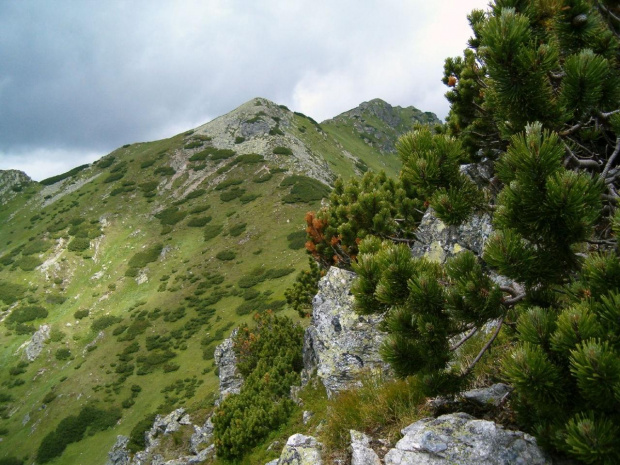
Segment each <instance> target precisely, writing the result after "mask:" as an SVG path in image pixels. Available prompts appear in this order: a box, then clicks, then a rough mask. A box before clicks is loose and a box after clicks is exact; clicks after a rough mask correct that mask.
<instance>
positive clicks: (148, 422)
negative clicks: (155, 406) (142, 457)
mask: <svg viewBox="0 0 620 465" xmlns="http://www.w3.org/2000/svg"><path fill="white" fill-rule="evenodd" d="M156 415H157V414H155V413H151V414H148V415H147V416H145V417H144V418H143V419H142V420H140V421H139V422H138V423H137V424H136V426H134V427H133V428H132V430H131V433H130V434H129V443H128V444H127V449H129V450H130V451H131V452H133V453H136V452H138V451H141V450H144V449H145V448H146V434H145V433H146V432H147V431H149V430H150V429H151V428H152V427H153V422H154V421H155V417H156Z"/></svg>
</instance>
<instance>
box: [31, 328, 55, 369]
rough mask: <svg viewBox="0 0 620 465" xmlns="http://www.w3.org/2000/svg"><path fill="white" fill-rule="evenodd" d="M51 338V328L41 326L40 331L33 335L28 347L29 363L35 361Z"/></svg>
mask: <svg viewBox="0 0 620 465" xmlns="http://www.w3.org/2000/svg"><path fill="white" fill-rule="evenodd" d="M49 338H50V326H49V325H41V326H39V329H38V330H37V331H36V332H35V333H34V334H33V335H32V337H31V338H30V342H29V343H28V345H27V346H26V358H27V359H28V361H29V362H32V361H34V360H35V359H36V358H37V357H38V356H39V355H41V352H42V351H43V348H44V347H45V341H47V340H48V339H49Z"/></svg>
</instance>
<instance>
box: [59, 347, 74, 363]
mask: <svg viewBox="0 0 620 465" xmlns="http://www.w3.org/2000/svg"><path fill="white" fill-rule="evenodd" d="M55 357H56V360H69V358H71V351H70V350H69V349H67V348H65V347H61V348H60V349H58V350H57V351H56V354H55Z"/></svg>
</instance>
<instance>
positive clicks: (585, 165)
mask: <svg viewBox="0 0 620 465" xmlns="http://www.w3.org/2000/svg"><path fill="white" fill-rule="evenodd" d="M564 148H565V149H566V152H567V153H568V157H569V159H570V160H571V161H573V162H575V163H577V164H578V165H579V166H581V167H582V168H592V169H595V170H597V171H598V170H599V169H600V166H599V164H598V162H596V161H594V160H582V159H580V158H577V156H576V155H575V154H574V153H573V151H572V150H571V149H570V147H569V146H568V144H566V142H564Z"/></svg>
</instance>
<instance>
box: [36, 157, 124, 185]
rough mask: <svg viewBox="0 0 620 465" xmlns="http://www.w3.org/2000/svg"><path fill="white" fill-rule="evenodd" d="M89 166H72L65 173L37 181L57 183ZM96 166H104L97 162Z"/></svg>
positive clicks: (48, 183) (49, 183)
mask: <svg viewBox="0 0 620 465" xmlns="http://www.w3.org/2000/svg"><path fill="white" fill-rule="evenodd" d="M112 163H114V159H113V158H112ZM112 163H110V164H112ZM89 166H90V165H80V166H78V167H76V168H73V169H72V170H69V171H67V172H66V173H63V174H59V175H57V176H52V177H51V178H47V179H44V180H43V181H39V183H40V184H43V185H44V186H50V185H52V184H55V183H57V182H59V181H62V180H63V179H67V178H70V177H71V176H75V175H76V174H78V173H79V172H80V171H82V170H85V169H86V168H88V167H89ZM98 166H99V167H100V168H105V167H103V166H101V163H99V164H98Z"/></svg>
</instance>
